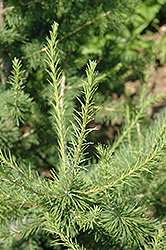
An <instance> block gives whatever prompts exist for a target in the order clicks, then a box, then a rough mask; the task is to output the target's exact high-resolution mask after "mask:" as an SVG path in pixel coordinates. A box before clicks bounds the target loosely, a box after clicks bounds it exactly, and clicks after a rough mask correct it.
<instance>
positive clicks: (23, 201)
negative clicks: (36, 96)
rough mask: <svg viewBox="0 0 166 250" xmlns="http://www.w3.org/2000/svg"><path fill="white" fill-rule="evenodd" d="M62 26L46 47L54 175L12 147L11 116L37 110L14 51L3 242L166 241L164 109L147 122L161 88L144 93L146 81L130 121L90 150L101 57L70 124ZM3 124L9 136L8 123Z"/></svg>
mask: <svg viewBox="0 0 166 250" xmlns="http://www.w3.org/2000/svg"><path fill="white" fill-rule="evenodd" d="M57 29H58V25H57V23H54V24H53V25H52V30H51V31H50V38H47V49H46V64H47V68H46V72H47V74H48V82H49V84H50V90H49V91H50V92H49V93H48V99H49V100H50V103H51V105H52V112H51V116H52V119H51V121H52V122H53V126H54V128H55V135H56V136H54V135H51V136H53V138H54V137H55V138H56V142H57V144H58V148H57V152H58V153H57V155H58V160H57V156H55V158H54V155H53V156H52V157H53V160H54V161H55V165H56V167H55V168H52V169H51V178H50V179H46V178H44V177H43V176H42V175H41V174H40V173H39V172H38V171H36V170H35V168H34V167H33V166H32V165H31V164H29V165H27V162H24V159H23V157H22V156H20V158H17V157H15V156H14V155H12V153H11V151H9V150H10V149H11V148H12V141H15V140H16V137H17V138H18V140H19V139H20V134H19V133H20V132H19V131H17V133H14V131H13V129H14V127H13V123H14V122H15V123H17V124H19V122H23V121H24V120H26V119H28V117H29V116H30V115H31V112H32V110H34V111H35V108H34V106H35V103H33V100H32V99H31V98H30V97H29V96H28V95H27V94H25V93H24V88H23V82H24V72H23V71H22V70H21V62H20V61H19V60H18V59H16V58H15V59H14V60H13V71H12V76H11V77H10V80H9V84H11V85H12V91H13V92H11V98H10V99H9V100H8V102H6V103H1V105H5V110H6V112H8V113H10V114H11V122H10V123H9V124H6V125H7V126H9V127H10V128H11V129H10V134H8V136H9V135H10V137H9V140H8V144H7V146H6V147H5V146H3V145H6V144H5V143H2V144H1V145H2V147H1V148H2V149H1V152H0V182H1V193H0V210H1V212H0V240H1V249H5V250H6V249H19V250H20V249H57V250H58V249H87V250H88V249H94V250H96V249H132V250H135V249H145V250H150V249H158V250H159V249H165V246H166V237H165V208H166V204H165V193H164V191H165V186H166V182H165V179H166V177H165V170H166V164H165V163H166V156H165V145H166V112H165V110H163V112H162V114H161V115H159V116H158V117H157V118H156V120H155V121H153V123H152V124H148V126H145V124H144V119H143V118H144V116H146V111H147V108H148V107H149V106H152V105H153V104H154V103H155V102H156V101H157V100H158V99H159V98H160V97H161V95H159V96H153V95H148V96H147V93H146V85H144V87H143V88H142V91H141V93H140V97H139V101H138V103H137V105H135V109H132V110H130V107H129V105H127V104H126V106H125V109H126V123H125V126H124V127H123V129H122V130H121V132H120V133H119V135H118V136H117V138H116V140H115V141H114V143H112V144H111V145H102V144H100V143H99V144H98V145H97V146H96V148H95V149H96V151H95V156H93V157H91V158H90V157H89V154H88V147H89V144H90V143H89V142H87V136H88V134H89V133H90V132H91V131H92V130H94V129H90V128H89V127H88V124H89V122H90V121H91V120H92V119H93V118H94V109H93V108H92V107H93V105H94V104H95V94H96V91H97V87H98V81H99V80H100V76H99V75H98V74H96V70H97V68H96V67H97V63H96V62H95V61H89V63H88V64H87V68H86V78H85V79H84V80H83V89H82V93H81V95H80V97H77V101H78V103H79V105H78V108H77V109H75V110H74V111H73V118H74V119H73V120H72V121H71V125H70V126H66V124H67V123H66V118H67V117H68V116H67V114H66V110H67V106H68V102H67V100H66V99H65V91H64V89H63V86H62V81H63V71H62V70H61V69H60V68H59V66H58V64H59V54H58V51H57ZM3 109H4V106H3ZM127 114H128V116H127ZM1 119H4V120H5V113H4V115H3V117H2V118H1ZM0 129H3V131H4V136H3V138H1V140H2V141H3V142H5V140H6V141H7V139H6V138H5V128H4V127H1V128H0ZM34 139H35V138H34ZM54 145H56V144H54ZM32 154H33V152H32ZM21 157H22V160H21Z"/></svg>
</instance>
